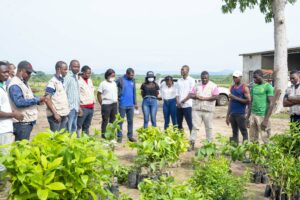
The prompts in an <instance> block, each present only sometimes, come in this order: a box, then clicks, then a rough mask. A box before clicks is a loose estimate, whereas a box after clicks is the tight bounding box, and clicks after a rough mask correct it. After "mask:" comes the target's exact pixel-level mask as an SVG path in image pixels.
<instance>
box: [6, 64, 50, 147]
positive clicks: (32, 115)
mask: <svg viewBox="0 0 300 200" xmlns="http://www.w3.org/2000/svg"><path fill="white" fill-rule="evenodd" d="M32 72H34V73H35V71H34V70H33V68H32V65H31V64H30V63H29V62H27V61H22V62H20V63H19V64H18V71H17V74H16V76H15V77H13V78H12V79H11V81H10V84H9V86H8V91H9V97H10V105H11V107H12V109H13V110H17V111H19V112H21V113H22V114H23V115H24V119H23V120H16V119H14V123H13V126H14V135H15V140H16V141H18V140H22V139H27V140H29V138H30V133H31V131H32V128H33V126H34V125H35V123H36V120H37V118H38V110H37V105H38V104H40V103H43V102H44V101H45V97H44V96H42V97H36V96H34V95H33V92H32V90H31V88H30V86H29V85H28V81H29V79H30V76H31V73H32Z"/></svg>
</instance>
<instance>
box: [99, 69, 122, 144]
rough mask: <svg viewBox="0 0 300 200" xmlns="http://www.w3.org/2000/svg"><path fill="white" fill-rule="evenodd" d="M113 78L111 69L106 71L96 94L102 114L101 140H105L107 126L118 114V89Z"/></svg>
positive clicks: (113, 73)
mask: <svg viewBox="0 0 300 200" xmlns="http://www.w3.org/2000/svg"><path fill="white" fill-rule="evenodd" d="M115 77H116V73H115V71H114V70H113V69H108V70H106V72H105V74H104V78H105V80H104V81H102V82H101V83H100V85H99V88H98V92H97V99H98V102H99V104H100V107H101V113H102V124H101V133H102V138H105V132H106V126H107V124H108V123H113V122H114V121H115V120H116V114H117V113H118V88H117V84H116V82H115Z"/></svg>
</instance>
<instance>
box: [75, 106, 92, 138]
mask: <svg viewBox="0 0 300 200" xmlns="http://www.w3.org/2000/svg"><path fill="white" fill-rule="evenodd" d="M82 111H83V115H82V116H81V117H78V119H77V136H78V137H79V136H80V133H81V131H82V132H84V133H86V134H88V135H89V134H90V126H91V123H92V119H93V116H94V109H93V108H82Z"/></svg>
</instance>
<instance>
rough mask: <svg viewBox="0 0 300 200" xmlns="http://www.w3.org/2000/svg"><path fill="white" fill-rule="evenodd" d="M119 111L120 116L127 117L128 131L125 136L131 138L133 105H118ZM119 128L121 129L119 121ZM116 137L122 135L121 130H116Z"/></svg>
mask: <svg viewBox="0 0 300 200" xmlns="http://www.w3.org/2000/svg"><path fill="white" fill-rule="evenodd" d="M119 113H120V115H121V117H122V118H124V117H125V115H126V118H127V127H128V132H127V137H128V138H132V137H133V114H134V107H133V106H128V107H119ZM119 125H120V128H121V130H122V126H123V123H120V124H119ZM118 137H122V131H119V132H118Z"/></svg>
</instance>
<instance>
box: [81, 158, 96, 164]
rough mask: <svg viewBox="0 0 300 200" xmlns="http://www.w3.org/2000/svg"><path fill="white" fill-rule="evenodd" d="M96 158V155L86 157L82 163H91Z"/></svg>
mask: <svg viewBox="0 0 300 200" xmlns="http://www.w3.org/2000/svg"><path fill="white" fill-rule="evenodd" d="M95 160H96V157H88V158H86V159H84V160H83V161H82V163H91V162H94V161H95Z"/></svg>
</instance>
